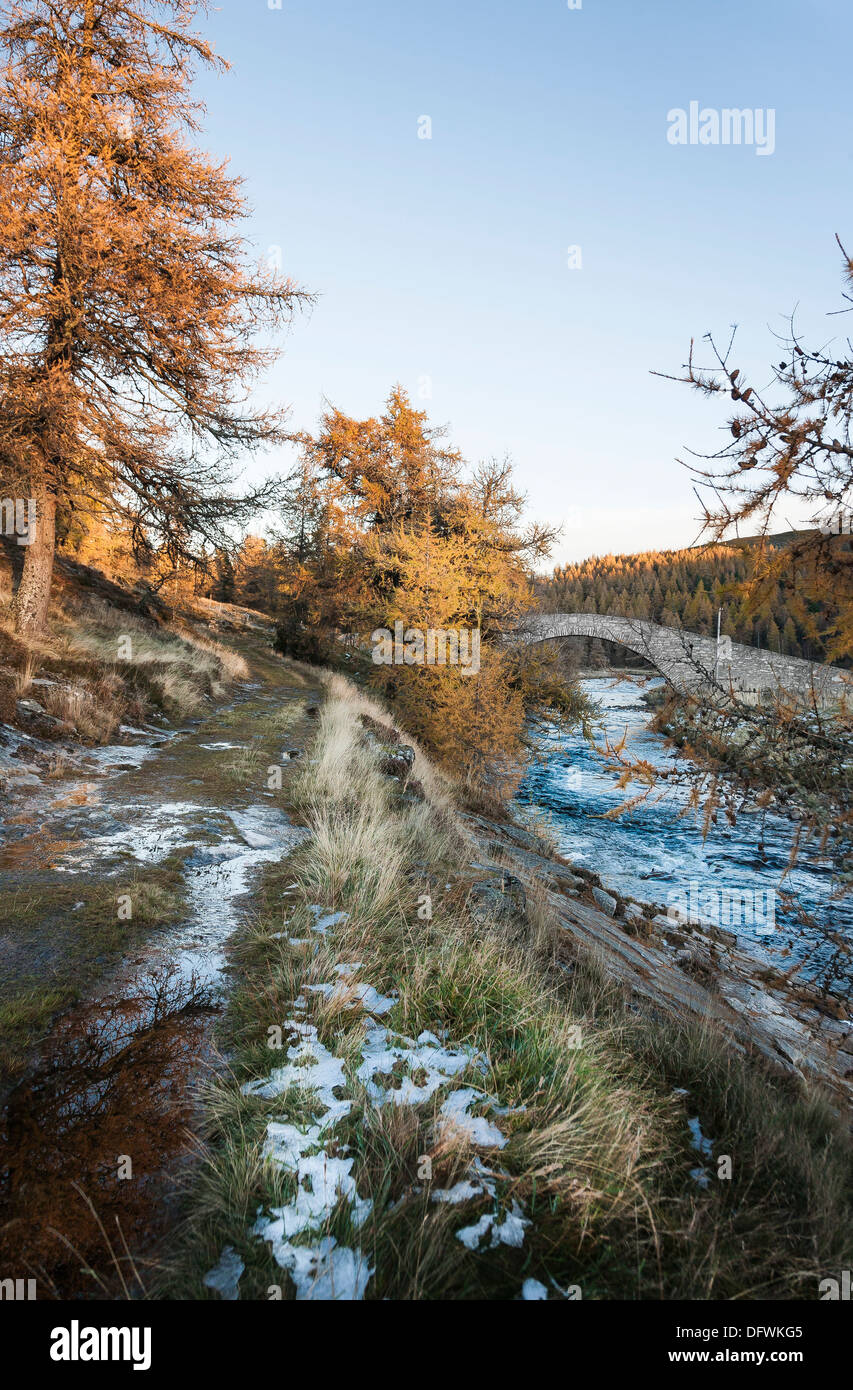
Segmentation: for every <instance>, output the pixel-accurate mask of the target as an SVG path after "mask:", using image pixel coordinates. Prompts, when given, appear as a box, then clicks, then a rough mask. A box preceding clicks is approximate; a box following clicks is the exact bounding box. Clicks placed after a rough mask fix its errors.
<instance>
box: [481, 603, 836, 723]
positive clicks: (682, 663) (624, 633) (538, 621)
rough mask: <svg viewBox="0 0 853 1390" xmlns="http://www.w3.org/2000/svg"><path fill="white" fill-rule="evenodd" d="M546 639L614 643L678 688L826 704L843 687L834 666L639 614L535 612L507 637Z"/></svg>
mask: <svg viewBox="0 0 853 1390" xmlns="http://www.w3.org/2000/svg"><path fill="white" fill-rule="evenodd" d="M550 637H598V638H600V639H601V640H602V641H604V642H618V643H619V644H620V645H621V646H623V647H627V649H628V650H629V651H631V652H635V653H636V654H637V656H641V657H644V658H645V659H646V660H647V661H648V662H650V663H651V665H652V666H654V667H656V669H657V670H658V671H659V672H660V674H661V675H662V676H663V677H664V678H665V679H666V680H667V681H669V683H670V684H671V685H673V686H674V687H675V688H676V689H677V690H691V689H696V688H697V687H701V686H703V685H708V684H711V683H714V682H716V683H717V684H718V685H721V686H723V687H726V688H728V687H731V688H732V689H734V690H736V691H754V692H758V693H761V692H764V691H772V690H779V689H784V690H787V691H791V692H793V693H796V694H798V695H801V696H808V695H810V694H811V693H812V692H814V694H815V696H816V697H817V699H818V700H819V701H820V702H821V703H826V702H827V701H833V700H837V699H839V698H840V696H841V693H842V691H843V690H844V688H845V673H844V672H842V671H840V670H839V669H838V667H835V666H824V665H821V664H820V663H819V662H812V661H803V660H802V659H801V658H800V657H796V656H780V655H779V654H778V653H777V652H769V651H763V650H762V649H761V648H759V647H748V646H745V645H744V644H743V643H742V642H732V641H731V639H730V638H728V637H722V638H721V639H720V643H719V646H718V644H717V641H716V639H715V638H713V637H700V636H699V635H698V633H693V632H685V631H684V630H683V629H681V628H672V627H661V626H660V625H659V624H658V623H648V622H644V621H642V620H641V619H639V618H617V617H610V616H609V615H606V614H598V613H533V614H528V615H527V617H525V618H524V619H523V620H522V622H521V623H520V624H519V625H518V627H517V628H516V629H515V630H514V631H513V632H512V633H511V634H509V635H508V638H507V640H508V641H510V642H523V643H529V642H544V641H545V640H546V639H548V638H550Z"/></svg>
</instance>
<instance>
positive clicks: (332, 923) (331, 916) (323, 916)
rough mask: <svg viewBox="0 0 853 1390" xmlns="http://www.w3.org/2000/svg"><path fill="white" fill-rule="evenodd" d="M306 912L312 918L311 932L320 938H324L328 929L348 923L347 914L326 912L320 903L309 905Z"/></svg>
mask: <svg viewBox="0 0 853 1390" xmlns="http://www.w3.org/2000/svg"><path fill="white" fill-rule="evenodd" d="M308 911H309V912H310V913H311V914H312V916H313V918H314V921H313V922H312V924H311V930H312V931H316V932H319V933H320V935H321V936H325V934H326V932H327V931H328V930H329V928H330V927H336V926H338V924H339V923H341V922H348V921H349V913H348V912H327V911H326V909H325V908H324V907H322V906H321V905H320V903H309V905H308Z"/></svg>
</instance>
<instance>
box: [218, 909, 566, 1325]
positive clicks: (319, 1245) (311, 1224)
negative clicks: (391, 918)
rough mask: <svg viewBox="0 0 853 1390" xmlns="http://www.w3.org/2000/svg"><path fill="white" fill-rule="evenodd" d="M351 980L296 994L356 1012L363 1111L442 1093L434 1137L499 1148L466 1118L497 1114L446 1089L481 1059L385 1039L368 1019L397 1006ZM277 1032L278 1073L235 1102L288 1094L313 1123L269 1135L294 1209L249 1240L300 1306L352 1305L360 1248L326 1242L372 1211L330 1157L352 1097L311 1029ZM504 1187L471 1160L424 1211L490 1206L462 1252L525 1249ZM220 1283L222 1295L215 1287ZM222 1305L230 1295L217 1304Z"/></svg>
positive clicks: (297, 1006) (352, 969)
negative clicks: (452, 1136) (341, 1221)
mask: <svg viewBox="0 0 853 1390" xmlns="http://www.w3.org/2000/svg"><path fill="white" fill-rule="evenodd" d="M310 911H311V913H312V915H313V916H314V918H315V921H314V923H313V930H314V931H316V932H319V933H321V934H324V933H325V932H326V931H327V930H328V929H329V928H330V927H332V926H335V925H337V924H338V923H339V922H341V921H345V920H346V916H347V914H346V913H342V912H327V911H326V910H325V909H324V908H323V907H322V906H321V905H320V904H314V905H312V906H311V908H310ZM361 968H362V966H361V964H360V963H358V962H356V963H343V964H339V965H337V966H336V967H335V975H336V977H337V978H336V979H335V980H333V981H330V982H328V983H323V984H317V985H306V986H305V992H306V993H315V994H321V995H322V996H323V997H324V998H325V999H326V1000H335V999H340V1000H341V1001H342V1002H343V1003H344V1005H345V1007H348V1008H360V1009H361V1010H362V1012H363V1014H364V1018H363V1026H364V1042H363V1045H362V1050H361V1062H360V1064H359V1066H358V1067H357V1069H356V1073H355V1075H356V1078H357V1080H358V1081H359V1082H360V1083H361V1085H362V1086H363V1087H364V1089H365V1091H366V1093H367V1097H368V1099H369V1101H370V1102H371V1103H372V1104H373V1105H375V1106H383V1105H419V1104H422V1103H423V1102H424V1101H428V1100H429V1099H430V1098H431V1097H432V1096H433V1095H435V1093H436V1092H437V1091H439V1090H440V1089H441V1088H442V1087H447V1086H451V1087H452V1089H451V1091H450V1094H449V1095H448V1096H447V1098H446V1099H445V1101H444V1102H443V1104H442V1106H441V1110H440V1119H439V1129H440V1130H441V1129H450V1130H459V1131H461V1132H462V1133H463V1134H464V1135H465V1136H466V1137H467V1138H468V1140H469V1141H470V1142H471V1143H472V1144H473V1145H475V1146H477V1147H481V1148H489V1149H499V1148H503V1146H504V1145H505V1144H506V1142H507V1139H506V1135H505V1134H504V1133H503V1131H502V1130H501V1129H499V1127H498V1126H497V1125H496V1124H494V1123H493V1122H492V1121H491V1120H490V1119H488V1118H486V1116H484V1115H477V1114H472V1113H471V1112H472V1108H473V1107H479V1108H484V1109H490V1110H492V1111H493V1112H494V1113H502V1114H506V1113H509V1112H508V1111H507V1110H506V1109H502V1108H501V1107H500V1106H499V1105H498V1102H497V1099H496V1098H495V1097H492V1096H489V1095H487V1094H486V1093H485V1092H483V1091H481V1090H476V1089H475V1088H474V1087H472V1086H458V1085H455V1083H456V1082H457V1079H458V1078H460V1077H461V1075H462V1073H463V1072H465V1071H466V1070H469V1069H472V1068H473V1069H476V1070H478V1071H480V1073H481V1074H482V1073H483V1072H485V1071H486V1070H487V1064H486V1061H485V1058H484V1057H483V1056H482V1055H481V1054H480V1053H478V1052H477V1051H476V1049H475V1048H472V1047H469V1046H460V1047H453V1046H450V1045H449V1044H448V1043H447V1041H446V1040H444V1041H443V1040H442V1039H441V1038H439V1037H437V1036H436V1034H435V1033H431V1032H428V1031H424V1032H422V1033H420V1034H419V1035H418V1037H417V1038H409V1037H405V1036H404V1035H402V1034H398V1033H395V1032H394V1031H393V1030H391V1029H389V1028H386V1027H385V1025H384V1024H382V1023H380V1022H378V1020H377V1017H376V1016H377V1015H378V1016H380V1017H381V1016H384V1015H385V1014H387V1013H389V1012H390V1010H391V1009H392V1008H393V1007H394V1004H395V1003H396V1002H397V1001H396V999H395V998H394V997H392V996H388V995H381V994H379V993H378V991H377V990H376V989H375V988H374V987H373V986H372V985H371V984H369V983H365V982H360V981H355V980H354V979H353V977H354V976H355V975H356V974H357V972H358V971H359V970H360V969H361ZM292 1008H293V1009H294V1010H295V1011H296V1012H298V1013H302V1012H304V1010H305V1009H306V1008H307V1000H306V999H305V997H304V995H300V996H299V998H298V999H296V1000H294V1001H293V1004H292ZM282 1031H283V1034H284V1035H285V1036H287V1037H289V1038H291V1039H292V1040H293V1041H291V1042H290V1044H289V1046H288V1048H287V1053H286V1056H287V1062H286V1064H285V1065H283V1066H281V1067H275V1068H273V1070H272V1071H271V1072H270V1074H269V1076H267V1077H264V1078H260V1079H259V1080H256V1081H250V1082H247V1083H246V1084H245V1085H244V1086H243V1087H242V1090H243V1094H244V1095H254V1096H261V1097H263V1098H265V1099H271V1098H273V1097H277V1096H285V1095H287V1094H288V1092H290V1091H291V1090H296V1091H297V1092H298V1093H299V1094H300V1098H301V1099H302V1100H305V1099H307V1098H308V1097H310V1109H311V1118H310V1119H308V1120H305V1121H304V1122H299V1123H297V1122H294V1121H292V1120H290V1119H287V1118H283V1119H280V1120H271V1121H270V1122H269V1123H268V1125H267V1133H266V1140H265V1145H264V1155H265V1157H266V1158H267V1160H268V1161H269V1162H270V1163H272V1164H275V1165H276V1166H277V1167H278V1168H280V1169H281V1170H282V1171H284V1172H285V1173H288V1174H289V1175H291V1176H292V1178H293V1179H294V1183H295V1189H296V1190H295V1195H294V1197H293V1198H292V1200H290V1201H289V1202H287V1203H285V1204H284V1205H282V1206H280V1207H274V1208H271V1209H270V1212H269V1214H265V1213H264V1212H263V1209H262V1208H259V1209H258V1214H257V1220H256V1221H255V1223H254V1225H253V1226H252V1228H251V1234H252V1235H254V1236H257V1237H260V1238H261V1239H262V1240H265V1241H267V1242H268V1243H269V1245H270V1248H271V1252H272V1255H273V1258H274V1260H275V1261H276V1263H277V1264H278V1265H279V1267H280V1268H281V1269H284V1270H286V1271H287V1272H288V1274H289V1275H290V1277H291V1279H292V1280H293V1283H294V1286H295V1288H296V1298H297V1300H298V1301H305V1300H310V1299H314V1300H316V1299H334V1300H343V1299H361V1298H363V1297H364V1294H365V1291H366V1289H367V1286H368V1284H369V1281H370V1278H371V1276H372V1275H373V1273H374V1270H373V1269H371V1267H370V1265H369V1262H368V1259H367V1257H366V1256H365V1255H364V1254H363V1253H362V1251H361V1249H360V1248H357V1247H356V1248H354V1249H353V1248H350V1247H348V1246H342V1245H339V1244H338V1242H337V1241H336V1239H335V1238H334V1237H333V1236H330V1235H329V1234H328V1230H329V1225H330V1223H331V1221H332V1218H333V1216H334V1214H335V1212H336V1210H338V1209H339V1208H340V1207H341V1205H344V1206H345V1207H347V1208H348V1215H349V1219H350V1222H351V1225H352V1227H353V1229H355V1230H358V1229H359V1228H360V1227H361V1226H362V1225H363V1224H364V1222H365V1221H366V1220H367V1218H368V1217H369V1216H370V1214H371V1212H372V1209H373V1204H372V1202H371V1200H370V1199H369V1198H367V1197H362V1196H360V1195H359V1192H358V1188H357V1185H356V1181H355V1177H354V1175H353V1171H352V1170H353V1167H354V1164H355V1160H354V1159H353V1158H345V1157H340V1156H336V1155H333V1153H332V1152H331V1150H332V1148H333V1147H334V1146H335V1140H334V1131H335V1128H336V1126H337V1125H338V1123H339V1122H340V1121H341V1120H342V1119H344V1118H345V1117H346V1116H347V1115H349V1113H350V1111H351V1110H352V1106H353V1101H352V1098H351V1095H348V1094H347V1091H348V1082H347V1077H346V1072H345V1067H344V1062H343V1059H342V1058H340V1057H337V1056H336V1055H335V1054H334V1053H333V1052H331V1051H330V1050H329V1049H328V1048H327V1047H326V1046H325V1045H324V1044H323V1043H322V1042H321V1041H320V1039H319V1036H318V1033H317V1029H316V1027H315V1026H314V1024H312V1023H309V1022H306V1021H305V1020H304V1019H300V1018H290V1019H288V1020H286V1022H285V1023H284V1025H283V1029H282ZM504 1176H506V1175H505V1174H503V1173H494V1172H493V1171H491V1170H490V1169H488V1168H486V1167H485V1165H484V1164H483V1163H482V1161H481V1160H480V1159H479V1158H478V1157H475V1158H474V1159H473V1160H472V1162H471V1164H470V1165H469V1170H468V1173H467V1175H466V1177H465V1178H463V1179H462V1180H461V1181H459V1182H457V1183H456V1184H455V1185H454V1186H453V1187H451V1188H445V1189H441V1188H437V1189H436V1190H435V1191H434V1192H433V1193H432V1194H431V1197H432V1200H433V1201H434V1202H447V1203H450V1204H453V1205H457V1204H462V1203H464V1202H468V1201H474V1200H482V1198H483V1197H484V1196H487V1197H490V1198H491V1199H492V1200H493V1202H494V1203H495V1208H496V1209H495V1210H494V1211H493V1212H487V1213H485V1214H484V1215H482V1216H481V1217H480V1218H479V1220H478V1221H477V1222H475V1223H474V1224H472V1225H470V1226H467V1227H465V1228H464V1229H463V1230H461V1231H459V1232H458V1233H457V1235H458V1238H459V1240H461V1241H462V1243H463V1244H464V1245H466V1246H467V1248H468V1249H469V1250H472V1251H476V1250H479V1249H483V1250H490V1249H495V1248H496V1247H497V1246H499V1245H502V1244H503V1245H508V1246H513V1247H516V1248H517V1247H520V1246H521V1245H522V1244H523V1241H524V1231H525V1227H527V1226H529V1225H530V1221H529V1220H528V1219H527V1218H526V1217H525V1216H524V1212H523V1209H522V1208H521V1207H520V1206H519V1204H518V1202H517V1201H515V1200H514V1201H513V1202H512V1206H511V1208H510V1210H501V1209H500V1208H499V1204H498V1198H497V1183H496V1179H497V1177H504ZM311 1236H313V1237H314V1238H315V1240H314V1242H313V1243H311V1244H295V1243H294V1241H295V1240H297V1239H298V1238H302V1239H303V1240H305V1239H306V1238H308V1237H311ZM487 1238H488V1239H487ZM226 1253H227V1252H226ZM224 1260H225V1254H223V1262H224ZM221 1268H222V1262H220V1266H218V1267H217V1270H212V1271H211V1272H210V1274H209V1275H207V1276H206V1278H205V1282H208V1281H210V1280H213V1279H214V1278H215V1277H218V1270H221ZM220 1282H221V1283H225V1285H226V1287H229V1288H230V1285H229V1284H228V1281H227V1280H226V1279H224V1276H223V1278H222V1279H220ZM533 1282H535V1281H528V1283H533ZM210 1287H219V1283H211V1284H210ZM235 1287H236V1285H235ZM226 1296H231V1295H230V1294H225V1293H223V1297H226ZM234 1296H236V1294H235V1295H234ZM537 1296H541V1295H537Z"/></svg>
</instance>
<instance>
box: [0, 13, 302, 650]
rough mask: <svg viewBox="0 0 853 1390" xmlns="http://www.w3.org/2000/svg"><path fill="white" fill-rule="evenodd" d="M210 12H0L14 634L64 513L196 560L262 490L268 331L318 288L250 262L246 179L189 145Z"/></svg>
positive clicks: (44, 601) (1, 233)
mask: <svg viewBox="0 0 853 1390" xmlns="http://www.w3.org/2000/svg"><path fill="white" fill-rule="evenodd" d="M203 9H204V4H203V0H202V3H201V4H199V3H197V0H131V2H130V3H128V0H27V2H26V3H7V4H4V5H3V6H2V10H0V17H2V20H3V25H2V28H0V48H2V50H3V53H4V59H5V62H4V66H3V69H2V73H0V469H2V480H3V481H2V490H3V492H4V493H6V492H7V491H11V490H12V489H14V490H15V492H16V493H17V494H18V495H22V496H23V497H24V498H31V499H33V500H34V502H35V507H36V527H35V537H34V538H33V537H32V536H31V537H30V544H28V545H27V546H26V547H25V554H24V561H23V568H22V573H21V576H20V579H19V582H18V586H17V590H16V592H15V595H14V599H13V611H14V616H15V621H16V626H17V627H18V629H19V631H21V632H37V631H38V630H39V629H40V628H41V627H42V626H43V624H44V621H45V618H46V613H47V606H48V600H49V594H50V581H51V573H52V566H53V554H54V545H55V524H56V513H57V509H65V510H68V509H81V510H83V511H85V510H86V509H87V508H93V509H95V510H97V511H100V512H101V513H104V512H105V513H106V514H107V515H108V516H111V517H113V518H114V520H115V521H116V524H118V525H121V526H122V527H123V528H124V529H125V530H126V531H127V532H128V533H129V535H130V537H131V539H132V543H133V546H134V548H136V549H138V550H139V551H140V552H143V553H144V552H145V551H148V552H149V553H150V551H151V550H152V549H158V550H160V551H161V552H162V553H164V554H165V555H166V556H167V557H168V558H169V559H170V560H171V561H174V562H183V561H188V560H192V559H193V558H195V557H196V556H197V555H198V553H199V551H200V550H203V549H207V550H208V551H212V550H213V549H215V548H217V547H226V546H228V545H229V544H230V543H231V539H232V530H231V528H232V527H234V526H235V525H239V524H240V523H241V522H243V521H245V520H246V519H247V517H248V516H249V515H250V513H251V512H252V511H253V510H254V509H256V508H257V506H258V505H260V504H262V502H263V501H264V500H265V499H266V498H267V497H268V496H269V495H270V493H269V490H268V489H267V488H266V486H265V485H264V486H261V487H260V488H255V489H254V490H253V491H251V492H248V493H246V492H244V493H241V494H239V495H238V494H237V493H235V490H234V484H233V474H234V469H235V460H236V459H237V458H239V457H240V456H243V455H245V454H247V453H248V452H250V451H252V450H255V449H258V448H259V447H263V446H267V445H270V444H273V443H275V442H277V441H278V440H280V439H281V438H282V437H283V430H284V417H283V415H282V413H281V412H278V411H268V412H264V411H258V410H256V409H253V408H252V406H251V404H250V402H249V399H248V396H249V391H250V389H251V385H252V382H253V381H254V379H255V377H256V375H257V373H258V372H259V371H260V370H262V368H263V367H264V366H265V365H266V364H267V362H268V361H269V360H270V358H271V353H272V350H271V349H270V348H269V347H268V346H261V341H262V337H261V335H266V334H268V333H269V332H271V331H272V330H273V329H275V328H276V327H277V326H278V325H279V324H280V323H281V322H282V321H283V320H284V319H286V318H287V317H289V315H290V314H291V313H292V311H293V309H294V308H295V306H296V305H297V304H299V303H300V301H304V300H305V299H307V298H308V296H306V295H305V293H304V292H303V291H301V290H300V289H298V288H297V287H296V286H295V285H294V284H293V283H292V282H291V281H289V280H286V279H284V278H283V277H281V276H278V275H277V274H274V273H273V272H266V271H263V270H261V269H258V268H254V267H253V266H252V264H251V260H250V257H249V253H248V244H247V242H246V240H245V238H244V237H243V236H241V235H239V234H238V230H237V228H238V227H239V224H240V221H241V219H243V218H244V217H245V216H246V214H247V206H246V203H245V201H244V198H243V195H242V192H241V186H240V182H239V180H237V179H235V178H234V177H232V176H231V175H230V174H229V173H228V172H227V170H226V167H225V166H224V165H223V164H221V163H217V162H216V161H215V160H213V159H211V158H210V157H209V156H207V155H205V154H204V153H201V152H200V151H198V150H197V149H195V148H194V146H193V144H192V140H193V137H194V136H195V135H196V134H197V133H198V131H199V122H200V119H201V107H200V106H199V104H198V103H197V102H195V101H194V100H193V99H192V96H191V91H190V88H191V84H192V79H193V75H194V71H195V69H196V67H197V66H198V65H212V66H214V67H224V66H226V65H225V64H224V63H222V61H221V60H220V59H218V58H217V56H216V55H215V54H214V52H213V50H212V49H211V47H210V46H209V45H208V44H207V43H206V42H205V41H204V39H203V38H202V37H200V36H198V35H197V34H196V33H195V32H194V31H193V29H192V24H193V22H194V20H195V19H196V17H197V15H198V13H199V11H200V10H203ZM268 341H269V339H268V338H264V342H265V343H266V342H268Z"/></svg>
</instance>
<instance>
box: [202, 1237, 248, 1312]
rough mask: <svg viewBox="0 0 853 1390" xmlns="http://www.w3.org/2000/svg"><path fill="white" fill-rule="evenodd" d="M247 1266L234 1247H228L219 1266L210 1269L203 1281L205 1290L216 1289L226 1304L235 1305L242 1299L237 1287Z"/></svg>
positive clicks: (223, 1252)
mask: <svg viewBox="0 0 853 1390" xmlns="http://www.w3.org/2000/svg"><path fill="white" fill-rule="evenodd" d="M244 1269H245V1265H244V1264H243V1261H242V1260H241V1259H240V1256H239V1255H238V1254H237V1251H236V1250H235V1249H234V1246H233V1245H226V1247H225V1249H224V1250H223V1251H222V1255H221V1257H220V1260H219V1264H218V1265H216V1266H214V1268H213V1269H209V1270H208V1271H207V1274H205V1276H204V1278H203V1279H202V1283H203V1284H204V1286H205V1288H208V1289H215V1290H216V1292H217V1293H218V1294H219V1296H220V1298H223V1299H225V1301H226V1303H233V1302H235V1300H236V1299H238V1298H239V1297H240V1292H239V1289H238V1287H237V1285H238V1284H239V1282H240V1275H241V1274H242V1273H243V1270H244Z"/></svg>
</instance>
